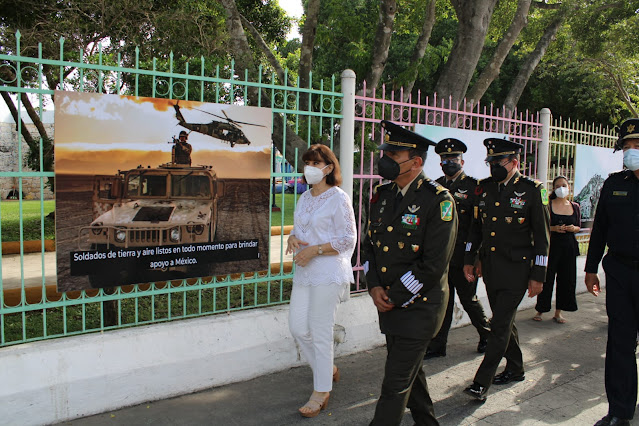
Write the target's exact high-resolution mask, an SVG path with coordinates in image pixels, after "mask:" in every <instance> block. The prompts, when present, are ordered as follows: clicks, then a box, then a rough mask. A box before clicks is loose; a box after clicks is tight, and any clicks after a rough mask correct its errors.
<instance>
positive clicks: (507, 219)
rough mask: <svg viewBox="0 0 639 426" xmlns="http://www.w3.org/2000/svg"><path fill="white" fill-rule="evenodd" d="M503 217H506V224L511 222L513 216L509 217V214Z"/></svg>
mask: <svg viewBox="0 0 639 426" xmlns="http://www.w3.org/2000/svg"><path fill="white" fill-rule="evenodd" d="M504 219H506V223H508V224H510V223H513V218H512V217H510V216H507V217H505V218H504Z"/></svg>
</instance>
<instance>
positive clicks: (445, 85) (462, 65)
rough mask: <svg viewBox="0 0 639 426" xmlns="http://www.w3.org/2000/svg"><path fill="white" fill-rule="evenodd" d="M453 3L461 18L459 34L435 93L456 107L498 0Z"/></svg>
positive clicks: (464, 89)
mask: <svg viewBox="0 0 639 426" xmlns="http://www.w3.org/2000/svg"><path fill="white" fill-rule="evenodd" d="M451 3H452V4H453V7H454V8H455V12H456V13H457V19H458V21H459V24H458V26H457V38H456V39H455V44H454V45H453V50H452V51H451V53H450V57H449V58H448V61H447V62H446V64H445V65H444V69H443V71H442V75H441V77H440V78H439V80H438V81H437V84H436V85H435V93H437V95H438V96H439V97H440V98H443V99H446V105H447V106H448V107H454V105H455V104H456V103H457V102H459V101H461V100H462V99H463V98H464V95H465V94H466V90H467V89H468V84H469V83H470V79H471V77H472V76H473V72H474V71H475V68H476V67H477V63H478V62H479V57H480V56H481V52H482V49H483V47H484V41H485V39H486V33H487V32H488V26H489V25H490V19H491V17H492V15H493V12H494V10H495V5H496V3H497V0H451ZM449 98H450V99H451V104H450V105H449V104H448V99H449Z"/></svg>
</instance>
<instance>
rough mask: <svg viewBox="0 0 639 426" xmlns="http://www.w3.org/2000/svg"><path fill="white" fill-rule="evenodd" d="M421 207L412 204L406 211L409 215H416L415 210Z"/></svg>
mask: <svg viewBox="0 0 639 426" xmlns="http://www.w3.org/2000/svg"><path fill="white" fill-rule="evenodd" d="M421 208H422V206H416V205H415V204H413V205H412V206H408V211H409V212H411V213H417V210H419V209H421Z"/></svg>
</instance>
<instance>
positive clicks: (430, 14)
mask: <svg viewBox="0 0 639 426" xmlns="http://www.w3.org/2000/svg"><path fill="white" fill-rule="evenodd" d="M436 17H437V16H436V13H435V0H429V2H428V5H427V6H426V16H425V17H424V22H423V23H422V30H421V32H420V33H419V37H418V38H417V42H416V43H415V49H414V50H413V55H412V56H411V59H410V67H411V76H410V80H409V81H408V82H407V83H406V84H405V85H404V102H407V101H408V98H409V97H410V93H411V92H412V91H413V87H414V86H415V80H416V79H417V74H418V70H419V66H420V65H421V63H422V60H423V59H424V53H426V47H428V41H429V40H430V34H431V32H432V31H433V26H434V25H435V18H436Z"/></svg>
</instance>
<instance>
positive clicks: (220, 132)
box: [173, 101, 266, 148]
mask: <svg viewBox="0 0 639 426" xmlns="http://www.w3.org/2000/svg"><path fill="white" fill-rule="evenodd" d="M173 108H175V118H177V120H178V125H179V126H182V127H184V128H185V129H189V130H191V131H193V132H198V133H202V134H204V135H208V136H211V137H213V138H215V139H219V140H221V141H224V142H228V143H229V144H231V148H233V147H234V146H235V145H236V144H237V145H250V144H251V141H250V140H248V138H247V137H246V135H245V134H244V132H242V130H241V129H242V125H243V124H244V125H247V126H256V127H266V126H263V125H261V124H254V123H246V122H244V121H236V120H233V119H232V118H230V117H229V116H228V115H227V114H226V112H225V111H224V110H222V114H224V117H222V116H220V115H217V114H213V113H212V112H208V111H204V110H201V109H197V108H193V109H195V110H196V111H200V112H203V113H205V114H209V115H212V116H213V117H216V118H219V119H220V120H223V121H219V120H213V121H211V122H210V123H187V122H186V120H185V119H184V116H183V115H182V112H181V111H180V105H179V101H178V102H176V103H175V105H173Z"/></svg>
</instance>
